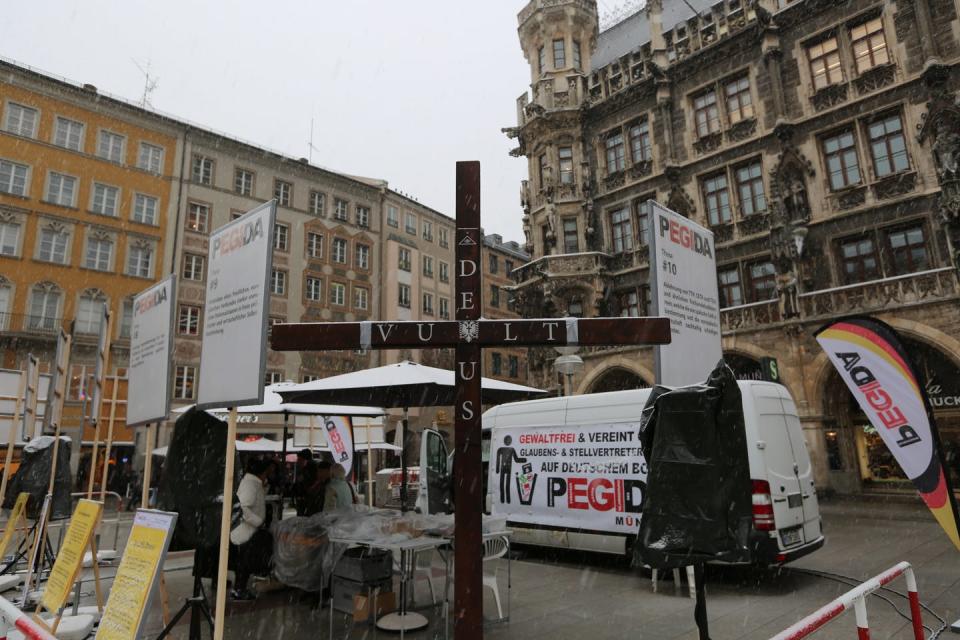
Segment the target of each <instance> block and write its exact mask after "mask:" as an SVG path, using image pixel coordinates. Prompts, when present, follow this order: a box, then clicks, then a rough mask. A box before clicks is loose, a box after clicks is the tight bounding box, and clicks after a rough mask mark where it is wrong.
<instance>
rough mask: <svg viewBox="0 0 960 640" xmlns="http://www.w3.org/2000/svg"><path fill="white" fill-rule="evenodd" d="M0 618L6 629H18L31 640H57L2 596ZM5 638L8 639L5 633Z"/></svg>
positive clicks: (0, 599)
mask: <svg viewBox="0 0 960 640" xmlns="http://www.w3.org/2000/svg"><path fill="white" fill-rule="evenodd" d="M0 617H2V618H3V626H4V628H7V629H8V628H10V627H16V628H17V629H19V630H20V632H21V633H23V635H24V636H26V637H27V638H30V640H56V638H55V637H54V635H53V634H52V633H50V632H49V631H47V630H46V629H44V628H43V627H42V626H40V625H39V624H37V623H36V622H35V621H34V619H33V618H31V617H30V615H29V614H27V613H24V612H23V611H20V609H18V608H17V607H16V605H15V604H13V603H12V602H10V601H9V600H7V599H6V598H4V597H3V596H0ZM3 638H4V639H5V638H6V632H4V635H3Z"/></svg>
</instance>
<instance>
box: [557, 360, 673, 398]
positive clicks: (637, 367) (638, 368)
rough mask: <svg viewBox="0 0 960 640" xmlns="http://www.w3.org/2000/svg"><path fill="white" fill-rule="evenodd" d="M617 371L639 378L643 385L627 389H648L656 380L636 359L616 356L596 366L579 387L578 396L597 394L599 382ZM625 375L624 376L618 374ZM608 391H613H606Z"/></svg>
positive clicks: (651, 372)
mask: <svg viewBox="0 0 960 640" xmlns="http://www.w3.org/2000/svg"><path fill="white" fill-rule="evenodd" d="M615 371H624V372H627V373H628V374H629V375H631V376H634V377H635V378H638V379H639V380H640V382H641V383H643V384H642V386H640V387H625V388H629V389H637V388H641V389H642V388H644V387H648V386H650V385H651V384H652V381H653V379H654V375H653V371H651V370H650V369H648V368H647V367H645V366H643V365H642V364H640V363H639V362H637V361H636V359H635V358H627V357H624V356H616V357H614V358H609V359H605V360H603V361H602V364H600V365H598V366H596V367H595V368H594V369H593V370H591V371H590V373H588V374H587V375H586V376H584V378H583V380H582V381H581V382H580V384H579V385H577V390H576V393H577V394H583V393H596V391H595V390H594V389H595V388H597V384H598V382H600V381H601V380H602V379H603V378H604V377H605V376H606V374H608V373H610V372H615ZM617 375H623V374H617ZM605 390H606V391H612V390H613V389H605Z"/></svg>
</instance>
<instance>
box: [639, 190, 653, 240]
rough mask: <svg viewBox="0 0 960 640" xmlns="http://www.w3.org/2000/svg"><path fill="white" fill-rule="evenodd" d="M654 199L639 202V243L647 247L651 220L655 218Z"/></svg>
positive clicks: (643, 199) (644, 199)
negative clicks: (652, 201) (652, 203)
mask: <svg viewBox="0 0 960 640" xmlns="http://www.w3.org/2000/svg"><path fill="white" fill-rule="evenodd" d="M650 200H652V198H642V199H640V200H637V202H636V209H637V243H638V244H641V245H646V244H647V243H649V241H650V240H649V239H650V219H651V218H652V217H653V215H652V214H653V211H652V205H651V204H650Z"/></svg>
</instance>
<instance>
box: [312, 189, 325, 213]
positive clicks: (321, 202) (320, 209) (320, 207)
mask: <svg viewBox="0 0 960 640" xmlns="http://www.w3.org/2000/svg"><path fill="white" fill-rule="evenodd" d="M310 214H311V215H314V216H319V217H321V218H324V217H326V215H327V196H325V195H324V194H322V193H321V192H319V191H312V190H311V191H310Z"/></svg>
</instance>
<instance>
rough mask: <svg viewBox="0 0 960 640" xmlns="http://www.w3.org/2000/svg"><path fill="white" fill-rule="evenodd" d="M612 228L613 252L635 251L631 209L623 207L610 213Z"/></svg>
mask: <svg viewBox="0 0 960 640" xmlns="http://www.w3.org/2000/svg"><path fill="white" fill-rule="evenodd" d="M610 228H611V230H612V231H613V251H614V253H623V252H624V251H631V250H632V249H633V224H632V222H631V220H630V209H629V207H621V208H620V209H617V210H616V211H612V212H611V213H610Z"/></svg>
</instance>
